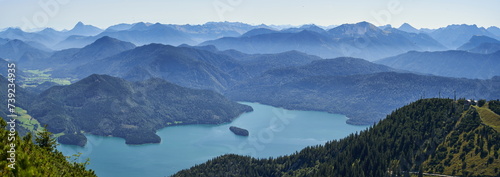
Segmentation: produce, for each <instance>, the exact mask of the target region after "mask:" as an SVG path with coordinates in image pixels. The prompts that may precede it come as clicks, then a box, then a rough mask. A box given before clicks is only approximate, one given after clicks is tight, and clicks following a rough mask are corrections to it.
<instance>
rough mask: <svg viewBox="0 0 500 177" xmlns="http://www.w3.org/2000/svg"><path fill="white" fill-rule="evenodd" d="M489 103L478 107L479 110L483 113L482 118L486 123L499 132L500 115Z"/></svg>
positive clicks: (480, 113)
mask: <svg viewBox="0 0 500 177" xmlns="http://www.w3.org/2000/svg"><path fill="white" fill-rule="evenodd" d="M488 105H489V104H488V103H487V104H485V105H484V106H483V107H476V109H477V112H479V115H481V120H482V121H483V123H484V124H486V125H488V126H490V127H492V128H494V129H495V130H496V131H497V132H500V115H498V114H496V113H494V112H493V111H491V110H490V109H489V108H488Z"/></svg>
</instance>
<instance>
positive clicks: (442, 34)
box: [429, 24, 499, 49]
mask: <svg viewBox="0 0 500 177" xmlns="http://www.w3.org/2000/svg"><path fill="white" fill-rule="evenodd" d="M429 35H430V36H432V37H433V38H434V39H436V40H437V41H439V42H440V43H441V44H443V45H444V46H446V47H448V48H449V49H457V48H458V47H460V46H462V45H463V44H465V43H467V41H469V39H470V38H471V37H472V36H475V35H481V36H488V37H491V38H499V37H498V36H496V35H494V34H492V33H491V32H489V31H488V30H486V29H485V28H483V27H481V28H479V27H477V26H476V25H465V24H464V25H449V26H447V27H444V28H439V29H437V30H435V31H433V32H431V33H429Z"/></svg>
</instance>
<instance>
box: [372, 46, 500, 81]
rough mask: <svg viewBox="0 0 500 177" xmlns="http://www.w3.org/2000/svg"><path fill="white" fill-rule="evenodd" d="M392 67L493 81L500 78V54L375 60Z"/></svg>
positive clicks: (445, 53)
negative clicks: (495, 77) (494, 77)
mask: <svg viewBox="0 0 500 177" xmlns="http://www.w3.org/2000/svg"><path fill="white" fill-rule="evenodd" d="M375 62H376V63H379V64H384V65H387V66H389V67H392V68H397V69H402V70H408V71H413V72H418V73H426V74H433V75H438V76H446V77H457V78H461V77H463V78H471V79H490V78H492V77H493V76H500V70H499V69H498V68H500V51H497V52H495V53H492V54H477V53H470V52H466V51H454V50H451V51H441V52H415V51H412V52H408V53H405V54H401V55H398V56H394V57H389V58H385V59H382V60H379V61H375Z"/></svg>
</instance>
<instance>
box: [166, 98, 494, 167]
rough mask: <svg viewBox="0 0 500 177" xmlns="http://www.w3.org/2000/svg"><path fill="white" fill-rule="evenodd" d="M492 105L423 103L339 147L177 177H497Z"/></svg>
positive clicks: (235, 161)
mask: <svg viewBox="0 0 500 177" xmlns="http://www.w3.org/2000/svg"><path fill="white" fill-rule="evenodd" d="M489 103H496V102H495V101H492V102H484V104H479V105H476V104H475V102H469V101H466V100H464V99H461V100H458V101H454V100H451V99H437V98H435V99H422V100H418V101H416V102H414V103H411V104H409V105H407V106H404V107H402V108H399V109H397V110H395V111H394V112H392V114H390V115H388V116H387V118H386V119H384V120H382V121H380V122H379V123H377V124H375V125H374V126H373V127H371V128H369V129H367V130H366V131H363V132H361V133H355V134H351V135H350V136H348V137H346V138H344V139H341V140H338V141H337V140H334V141H331V142H328V143H326V144H325V145H318V146H314V147H308V148H305V149H303V150H302V151H300V152H297V153H295V154H292V155H289V156H283V157H279V158H269V159H255V158H251V157H244V156H238V155H224V156H221V157H217V158H215V159H213V160H210V161H208V162H206V163H203V164H200V165H197V166H194V167H192V168H191V169H187V170H183V171H180V172H179V173H177V174H175V175H174V176H353V177H362V176H403V175H404V176H411V175H413V176H416V175H418V176H422V175H423V174H424V173H433V174H445V175H462V176H498V175H500V171H499V170H498V168H500V158H499V157H498V153H499V152H500V151H499V148H500V144H499V143H498V142H499V141H500V133H499V132H498V129H494V128H496V127H497V126H498V120H499V119H500V116H499V115H498V114H494V113H493V114H489V113H491V111H490V109H488V106H489ZM480 106H481V107H480ZM488 119H494V120H496V121H491V120H488Z"/></svg>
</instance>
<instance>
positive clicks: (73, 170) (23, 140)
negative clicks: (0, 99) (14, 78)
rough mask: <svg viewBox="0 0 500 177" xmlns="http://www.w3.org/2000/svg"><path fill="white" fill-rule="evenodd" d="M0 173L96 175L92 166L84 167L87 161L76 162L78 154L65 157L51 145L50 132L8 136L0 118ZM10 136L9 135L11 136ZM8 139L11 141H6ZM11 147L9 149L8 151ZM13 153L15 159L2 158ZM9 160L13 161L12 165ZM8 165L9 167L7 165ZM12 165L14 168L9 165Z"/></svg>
mask: <svg viewBox="0 0 500 177" xmlns="http://www.w3.org/2000/svg"><path fill="white" fill-rule="evenodd" d="M0 127H1V128H0V148H1V149H2V151H0V158H2V159H4V160H2V161H0V176H3V177H17V176H19V177H21V176H22V177H24V176H81V177H87V176H96V175H95V174H94V172H93V171H92V170H86V165H88V161H86V162H83V163H77V162H76V161H77V159H78V158H79V155H78V154H75V155H74V156H73V157H65V156H64V155H63V154H62V153H61V152H58V151H57V150H56V149H55V146H56V142H55V139H54V138H53V137H52V133H50V132H47V131H43V132H39V133H37V134H36V135H35V136H33V135H32V134H31V133H28V134H27V135H26V136H24V137H19V136H17V135H15V136H10V135H9V133H10V131H8V130H6V129H5V128H7V122H6V121H5V120H4V119H2V118H0ZM12 137H13V138H12ZM10 140H12V141H10ZM11 143H13V144H15V148H14V149H15V153H11V152H12V149H11V146H12V145H11ZM8 151H11V152H8ZM11 154H15V160H5V159H7V158H10V157H12V155H11ZM11 161H13V162H15V164H14V165H12V164H13V163H11ZM9 165H10V167H9ZM11 167H14V168H11Z"/></svg>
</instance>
